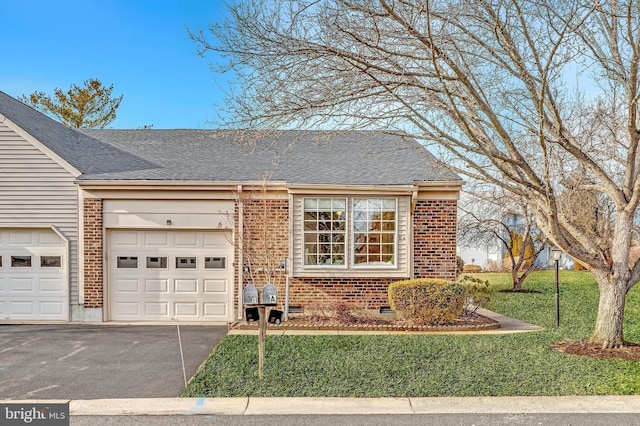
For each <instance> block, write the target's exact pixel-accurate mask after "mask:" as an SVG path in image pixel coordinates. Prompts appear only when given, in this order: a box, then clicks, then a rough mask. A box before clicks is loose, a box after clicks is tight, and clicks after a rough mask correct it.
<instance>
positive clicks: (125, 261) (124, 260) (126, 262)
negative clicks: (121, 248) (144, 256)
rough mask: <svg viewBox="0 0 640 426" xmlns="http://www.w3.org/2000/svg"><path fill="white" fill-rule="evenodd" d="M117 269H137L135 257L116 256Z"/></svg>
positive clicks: (136, 258)
mask: <svg viewBox="0 0 640 426" xmlns="http://www.w3.org/2000/svg"><path fill="white" fill-rule="evenodd" d="M116 267H117V268H122V269H125V268H137V267H138V257H137V256H118V259H117V260H116Z"/></svg>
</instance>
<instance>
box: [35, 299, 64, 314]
mask: <svg viewBox="0 0 640 426" xmlns="http://www.w3.org/2000/svg"><path fill="white" fill-rule="evenodd" d="M40 312H41V313H42V314H43V315H54V316H58V315H62V313H63V312H64V306H63V305H62V303H57V302H41V303H40Z"/></svg>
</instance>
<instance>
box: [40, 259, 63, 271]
mask: <svg viewBox="0 0 640 426" xmlns="http://www.w3.org/2000/svg"><path fill="white" fill-rule="evenodd" d="M40 267H41V268H61V267H62V258H61V257H60V256H40Z"/></svg>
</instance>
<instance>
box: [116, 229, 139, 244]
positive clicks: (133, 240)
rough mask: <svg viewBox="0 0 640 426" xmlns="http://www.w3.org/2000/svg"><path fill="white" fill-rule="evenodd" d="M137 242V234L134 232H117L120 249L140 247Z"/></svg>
mask: <svg viewBox="0 0 640 426" xmlns="http://www.w3.org/2000/svg"><path fill="white" fill-rule="evenodd" d="M140 245H141V244H140V242H139V233H138V232H135V231H131V232H126V231H120V232H118V246H121V247H123V246H124V247H127V246H129V247H137V246H140Z"/></svg>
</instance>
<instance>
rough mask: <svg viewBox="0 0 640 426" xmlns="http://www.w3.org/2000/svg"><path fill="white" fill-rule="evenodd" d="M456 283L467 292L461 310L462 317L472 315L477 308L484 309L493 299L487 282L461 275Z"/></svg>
mask: <svg viewBox="0 0 640 426" xmlns="http://www.w3.org/2000/svg"><path fill="white" fill-rule="evenodd" d="M458 282H459V283H460V284H461V285H462V286H463V287H464V289H465V290H466V292H467V297H466V300H465V304H464V309H463V310H462V314H463V315H467V316H469V315H472V314H473V313H475V311H476V310H477V309H478V308H484V307H486V306H487V305H488V304H489V302H490V301H491V298H492V297H493V289H492V288H491V287H490V286H489V281H488V280H481V279H480V278H475V277H472V276H470V275H463V276H462V277H460V278H458Z"/></svg>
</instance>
